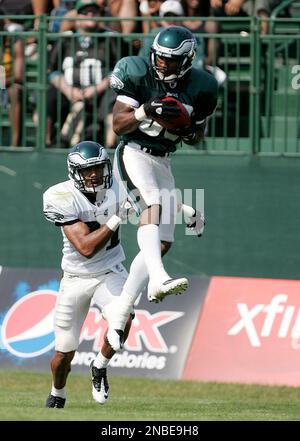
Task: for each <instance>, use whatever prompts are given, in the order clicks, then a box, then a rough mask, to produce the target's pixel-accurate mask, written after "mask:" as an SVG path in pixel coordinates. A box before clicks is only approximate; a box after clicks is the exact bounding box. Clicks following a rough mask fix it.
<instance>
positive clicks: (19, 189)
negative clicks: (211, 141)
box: [0, 151, 300, 279]
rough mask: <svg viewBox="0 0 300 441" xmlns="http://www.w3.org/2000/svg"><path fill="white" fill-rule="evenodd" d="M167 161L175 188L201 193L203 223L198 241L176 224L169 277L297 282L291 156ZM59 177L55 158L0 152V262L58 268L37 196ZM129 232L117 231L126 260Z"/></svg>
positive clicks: (294, 162)
mask: <svg viewBox="0 0 300 441" xmlns="http://www.w3.org/2000/svg"><path fill="white" fill-rule="evenodd" d="M172 162H173V171H174V175H175V178H176V182H177V187H178V188H181V189H183V188H194V189H195V188H204V189H205V214H206V220H207V226H206V230H205V234H204V236H203V237H202V238H200V239H198V238H195V237H191V236H185V235H184V229H183V227H182V226H181V225H178V226H177V229H176V243H175V244H174V246H173V248H172V249H171V251H170V252H169V254H168V255H167V257H166V266H167V268H168V269H169V271H170V272H171V273H174V274H187V275H188V274H190V275H191V274H198V275H200V274H208V275H232V276H253V277H274V278H291V279H298V278H299V275H300V268H299V255H300V228H299V227H300V225H299V219H300V201H299V188H300V186H299V178H300V173H299V167H300V160H299V159H295V158H274V157H269V158H268V157H264V158H255V157H253V156H251V157H250V156H209V155H201V154H200V155H199V154H185V155H184V154H176V155H174V156H173V158H172ZM65 179H67V171H66V164H65V155H64V154H63V153H54V152H50V151H49V152H43V153H36V152H34V153H26V152H25V153H23V152H1V153H0V200H1V214H0V265H3V266H13V267H36V268H39V267H40V268H59V267H60V259H61V249H62V240H61V233H60V230H59V229H58V228H56V227H54V226H53V225H51V224H50V223H49V222H47V221H46V220H44V218H43V214H42V193H43V191H45V190H46V188H47V187H49V186H50V185H52V184H54V183H57V182H59V181H62V180H65ZM135 234H136V230H135V227H133V226H131V225H128V226H125V227H124V228H123V234H122V236H123V243H124V248H125V251H126V252H127V257H128V258H127V263H128V262H130V261H131V260H132V258H133V257H134V255H135V254H136V252H137V245H136V236H135ZM127 263H126V266H127V267H128V264H127Z"/></svg>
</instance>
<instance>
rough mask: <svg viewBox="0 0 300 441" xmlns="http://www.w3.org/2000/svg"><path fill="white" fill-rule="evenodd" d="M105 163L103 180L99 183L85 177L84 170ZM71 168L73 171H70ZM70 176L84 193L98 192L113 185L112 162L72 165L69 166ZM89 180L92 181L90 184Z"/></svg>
mask: <svg viewBox="0 0 300 441" xmlns="http://www.w3.org/2000/svg"><path fill="white" fill-rule="evenodd" d="M101 165H103V169H102V170H103V174H102V182H101V183H99V184H98V183H97V182H93V181H92V180H91V179H89V178H87V177H84V175H83V173H82V172H83V170H87V169H89V168H91V167H95V166H101ZM70 170H71V171H70ZM69 171H70V173H69V177H70V178H71V179H73V181H74V183H75V187H76V188H77V189H78V190H80V191H82V192H83V193H97V192H99V191H101V190H104V189H108V188H110V187H111V179H112V170H111V164H110V162H106V163H104V162H103V163H100V164H99V163H95V164H94V165H93V164H89V165H88V166H86V167H83V166H81V165H70V166H69ZM88 181H91V185H88Z"/></svg>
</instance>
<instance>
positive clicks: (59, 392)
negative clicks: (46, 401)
mask: <svg viewBox="0 0 300 441" xmlns="http://www.w3.org/2000/svg"><path fill="white" fill-rule="evenodd" d="M51 395H53V396H54V397H60V398H66V393H65V389H64V387H63V388H62V389H56V388H55V387H54V385H53V384H52V389H51Z"/></svg>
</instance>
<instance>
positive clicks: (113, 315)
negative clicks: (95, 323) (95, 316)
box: [102, 299, 130, 352]
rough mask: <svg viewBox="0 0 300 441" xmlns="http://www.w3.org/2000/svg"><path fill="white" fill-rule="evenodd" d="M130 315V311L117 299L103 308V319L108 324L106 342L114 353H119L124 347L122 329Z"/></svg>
mask: <svg viewBox="0 0 300 441" xmlns="http://www.w3.org/2000/svg"><path fill="white" fill-rule="evenodd" d="M129 314H130V309H129V308H128V307H127V306H125V305H123V304H122V303H121V302H119V301H118V299H115V300H113V301H112V302H110V303H108V304H107V305H106V306H104V308H103V313H102V315H103V317H104V318H105V320H106V321H107V323H108V332H107V340H108V343H109V344H110V346H111V347H112V348H113V350H114V351H116V352H120V351H122V349H123V345H124V331H123V330H124V328H125V325H126V322H127V320H128V316H129Z"/></svg>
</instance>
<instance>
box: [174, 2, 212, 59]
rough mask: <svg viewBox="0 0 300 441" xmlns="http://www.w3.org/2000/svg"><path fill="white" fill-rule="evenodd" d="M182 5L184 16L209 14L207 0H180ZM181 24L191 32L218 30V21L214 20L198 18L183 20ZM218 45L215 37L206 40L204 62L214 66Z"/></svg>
mask: <svg viewBox="0 0 300 441" xmlns="http://www.w3.org/2000/svg"><path fill="white" fill-rule="evenodd" d="M182 5H183V8H184V16H185V17H191V18H192V17H193V18H195V17H208V16H209V15H210V3H209V0H182ZM183 25H184V26H185V27H186V28H188V29H189V30H190V31H191V32H193V33H213V34H217V33H218V32H219V26H218V23H217V22H216V21H214V20H207V21H203V20H201V19H200V18H199V19H198V20H184V21H183ZM205 41H206V40H205ZM219 46H220V42H219V41H218V40H217V39H215V38H210V39H209V40H207V49H205V53H206V54H207V55H206V61H205V64H207V65H210V66H215V65H216V64H217V63H218V53H219Z"/></svg>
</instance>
